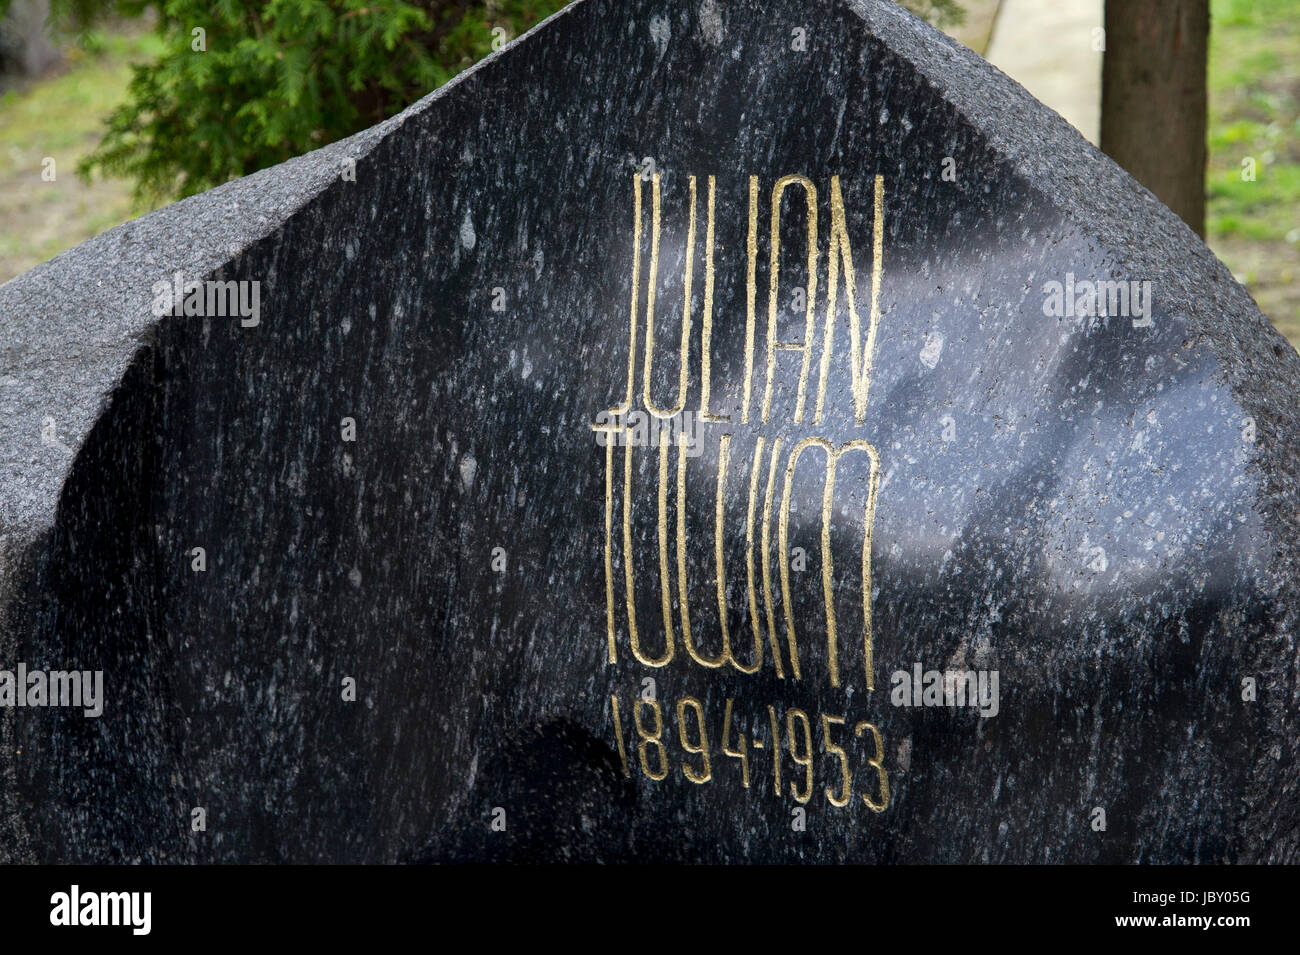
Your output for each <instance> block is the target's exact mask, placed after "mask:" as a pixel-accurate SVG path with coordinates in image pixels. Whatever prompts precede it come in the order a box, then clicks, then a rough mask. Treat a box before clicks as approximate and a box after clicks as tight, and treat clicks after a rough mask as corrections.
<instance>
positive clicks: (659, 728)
mask: <svg viewBox="0 0 1300 955" xmlns="http://www.w3.org/2000/svg"><path fill="white" fill-rule="evenodd" d="M643 706H648V707H650V712H651V713H653V714H654V717H655V731H654V733H647V732H646V731H645V726H643V725H642V723H641V707H643ZM632 720H633V722H634V723H636V732H637V735H638V736H640V737H641V742H639V743H637V745H636V752H637V756H638V757H639V758H640V760H641V772H643V773H645V774H646V775H647V776H648V777H650V778H651V779H653V780H656V781H658V780H661V779H663V778H664V777H665V776H667V775H668V747H667V746H665V745H664V741H663V733H664V714H663V710H662V709H660V707H659V703H658V701H656V700H643V699H641V698H640V697H637V701H636V705H634V706H633V707H632ZM651 746H654V747H656V748H657V749H658V750H659V772H657V773H652V772H650V760H649V758H648V757H647V756H646V750H647V749H649V748H650V747H651Z"/></svg>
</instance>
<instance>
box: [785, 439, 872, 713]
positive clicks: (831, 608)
mask: <svg viewBox="0 0 1300 955" xmlns="http://www.w3.org/2000/svg"><path fill="white" fill-rule="evenodd" d="M811 447H818V448H821V449H822V450H823V451H825V452H826V478H825V482H824V485H823V489H822V526H821V549H822V595H823V599H824V602H825V608H826V654H827V658H828V668H829V670H830V679H831V686H833V687H837V688H838V687H839V685H840V664H839V638H838V634H837V628H836V620H835V602H834V593H833V590H832V579H831V574H832V566H831V508H832V502H833V500H834V496H835V469H836V466H837V465H838V463H839V459H840V457H841V456H843V455H845V454H848V453H849V452H850V451H863V452H865V453H866V455H867V457H868V458H869V459H870V461H871V476H870V479H869V485H868V492H867V504H866V513H865V515H864V518H863V520H864V527H863V537H862V539H863V559H862V612H863V643H864V653H865V655H866V661H865V667H866V673H867V689H869V690H873V689H875V682H874V678H873V676H872V670H873V666H872V653H871V576H870V574H871V528H872V525H873V524H874V523H875V505H876V486H877V483H878V475H879V472H880V456H879V455H878V454H877V453H876V449H875V448H873V447H872V446H871V445H870V444H868V443H867V442H866V441H861V440H859V441H850V442H848V443H847V444H845V445H842V446H841V447H840V448H838V449H836V448H835V447H834V445H832V444H831V443H830V442H829V441H827V440H826V439H825V438H819V437H812V438H804V439H803V440H802V441H800V442H799V443H798V444H797V445H795V447H794V450H793V451H791V452H790V459H789V461H788V462H787V464H786V468H785V488H784V490H783V492H782V494H781V522H780V531H779V534H780V547H781V602H782V605H783V608H784V610H785V626H786V641H787V643H788V645H789V651H790V668H791V669H792V670H794V673H795V678H796V679H800V678H801V677H800V676H799V646H798V640H797V638H796V636H795V632H794V609H793V606H792V604H791V600H790V551H789V538H790V491H791V488H792V481H793V478H794V470H795V466H796V465H797V464H798V463H799V457H800V455H802V454H803V452H804V451H805V450H807V449H808V448H811Z"/></svg>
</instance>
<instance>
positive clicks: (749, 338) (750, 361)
mask: <svg viewBox="0 0 1300 955" xmlns="http://www.w3.org/2000/svg"><path fill="white" fill-rule="evenodd" d="M745 251H746V272H745V396H744V403H743V404H742V405H741V408H740V420H741V421H742V422H744V423H746V424H747V423H748V422H749V398H750V395H751V394H752V393H753V390H754V326H755V324H756V316H755V314H754V308H755V304H756V303H755V299H756V298H757V296H758V289H757V282H756V279H755V270H756V269H757V266H758V177H757V176H750V177H749V236H748V238H747V240H746V243H745Z"/></svg>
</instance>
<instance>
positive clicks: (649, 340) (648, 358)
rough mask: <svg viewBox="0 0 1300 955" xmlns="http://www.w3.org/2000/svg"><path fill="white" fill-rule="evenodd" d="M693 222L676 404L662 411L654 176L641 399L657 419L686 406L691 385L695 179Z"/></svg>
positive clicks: (656, 179)
mask: <svg viewBox="0 0 1300 955" xmlns="http://www.w3.org/2000/svg"><path fill="white" fill-rule="evenodd" d="M690 191H691V219H690V226H689V228H688V229H687V232H686V283H685V289H684V291H683V294H682V338H681V353H680V356H679V358H680V362H679V365H678V372H677V401H676V403H675V404H674V405H673V406H672V407H671V408H660V407H659V406H658V405H656V404H655V403H654V401H653V399H651V397H650V381H651V378H652V377H653V374H652V372H653V369H654V347H655V310H654V303H655V282H656V281H657V278H658V275H659V218H660V217H659V176H658V175H656V176H655V177H654V185H653V193H654V199H653V206H654V208H653V211H652V212H651V233H650V288H649V289H647V291H646V313H645V371H644V373H643V377H644V381H643V382H642V400H643V401H644V402H645V406H646V410H647V411H649V412H650V413H651V414H652V415H654V416H655V417H656V418H672V417H674V416H676V415H678V414H680V413H681V412H682V410H683V409H684V408H685V407H686V390H687V387H688V385H689V382H690V369H689V368H688V367H687V355H688V353H689V352H690V347H691V279H692V273H693V272H694V270H695V206H696V203H695V177H694V176H691V179H690Z"/></svg>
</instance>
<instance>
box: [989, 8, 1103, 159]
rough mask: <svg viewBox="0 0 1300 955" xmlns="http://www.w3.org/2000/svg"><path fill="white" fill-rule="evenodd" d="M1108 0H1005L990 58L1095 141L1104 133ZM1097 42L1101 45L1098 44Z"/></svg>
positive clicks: (997, 19) (991, 45)
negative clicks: (1103, 37) (1103, 44)
mask: <svg viewBox="0 0 1300 955" xmlns="http://www.w3.org/2000/svg"><path fill="white" fill-rule="evenodd" d="M1102 8H1103V0H1002V4H1001V6H1000V7H999V9H998V12H997V17H996V19H995V20H994V23H993V37H992V40H991V41H990V42H989V46H988V49H987V50H986V51H985V54H984V56H985V58H986V59H987V60H988V61H989V62H990V63H992V64H993V65H994V66H996V67H997V68H998V69H1000V70H1001V71H1002V72H1003V73H1006V74H1007V75H1008V76H1010V77H1011V78H1012V79H1013V80H1015V81H1016V82H1017V83H1019V84H1020V85H1021V86H1023V87H1024V88H1025V89H1027V90H1029V92H1030V93H1032V94H1034V96H1035V97H1037V98H1038V99H1039V100H1041V101H1042V102H1044V103H1046V104H1047V105H1048V106H1050V107H1051V108H1052V109H1054V110H1056V111H1057V112H1058V113H1060V114H1061V115H1062V116H1064V117H1065V118H1066V120H1067V121H1069V122H1070V123H1072V124H1073V125H1074V127H1075V128H1076V129H1077V130H1079V132H1081V133H1083V135H1084V136H1086V137H1087V138H1088V139H1089V140H1090V141H1091V142H1092V143H1094V144H1096V143H1097V142H1099V140H1100V133H1101V60H1102V53H1101V52H1100V51H1099V50H1097V49H1094V41H1095V40H1099V38H1100V36H1099V35H1098V36H1096V37H1095V36H1094V33H1093V31H1094V30H1100V28H1101V26H1102V22H1103V20H1102ZM1097 45H1100V44H1099V43H1098V44H1097Z"/></svg>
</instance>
